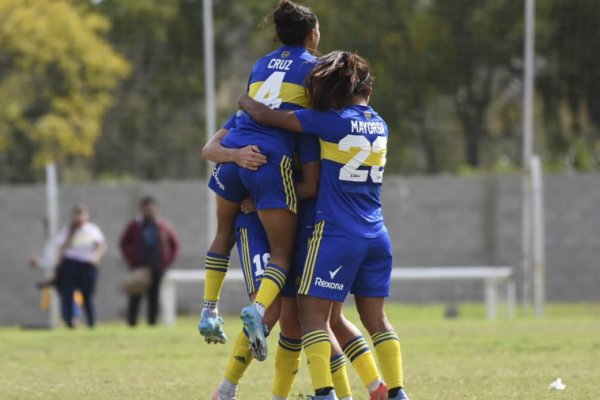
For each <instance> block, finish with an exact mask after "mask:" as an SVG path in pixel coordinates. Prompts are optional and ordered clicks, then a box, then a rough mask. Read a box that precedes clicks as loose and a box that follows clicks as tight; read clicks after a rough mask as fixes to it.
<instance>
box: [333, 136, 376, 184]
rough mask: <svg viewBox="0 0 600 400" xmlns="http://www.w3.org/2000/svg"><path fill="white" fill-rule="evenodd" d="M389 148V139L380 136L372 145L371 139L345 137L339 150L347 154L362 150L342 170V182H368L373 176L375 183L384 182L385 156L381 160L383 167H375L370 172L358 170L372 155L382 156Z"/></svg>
mask: <svg viewBox="0 0 600 400" xmlns="http://www.w3.org/2000/svg"><path fill="white" fill-rule="evenodd" d="M386 146H387V137H385V136H378V137H377V139H375V141H374V142H373V144H371V142H369V139H367V138H366V137H364V136H359V135H347V136H344V138H343V139H342V140H340V143H339V144H338V149H340V150H341V151H345V152H350V150H351V149H355V148H358V149H360V150H359V152H358V153H356V155H355V156H354V157H352V158H351V159H350V161H348V162H347V163H346V164H345V165H344V166H343V167H342V168H341V169H340V180H341V181H350V182H366V181H367V179H368V178H369V175H370V176H371V180H372V181H373V182H374V183H381V182H382V181H383V165H385V154H384V155H383V159H382V160H381V163H380V164H381V165H382V166H381V167H380V166H379V165H373V166H372V167H371V169H370V170H365V169H358V167H360V166H362V165H363V164H364V163H365V161H367V159H368V158H369V157H370V156H371V154H372V153H376V154H382V153H385V151H386Z"/></svg>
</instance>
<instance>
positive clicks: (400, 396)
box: [389, 389, 409, 400]
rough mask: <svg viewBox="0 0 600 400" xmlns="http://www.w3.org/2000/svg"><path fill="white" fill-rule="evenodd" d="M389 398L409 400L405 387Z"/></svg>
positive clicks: (390, 399)
mask: <svg viewBox="0 0 600 400" xmlns="http://www.w3.org/2000/svg"><path fill="white" fill-rule="evenodd" d="M389 400H409V398H408V395H407V394H406V392H405V391H404V389H400V390H399V391H398V394H397V395H396V396H394V397H390V398H389Z"/></svg>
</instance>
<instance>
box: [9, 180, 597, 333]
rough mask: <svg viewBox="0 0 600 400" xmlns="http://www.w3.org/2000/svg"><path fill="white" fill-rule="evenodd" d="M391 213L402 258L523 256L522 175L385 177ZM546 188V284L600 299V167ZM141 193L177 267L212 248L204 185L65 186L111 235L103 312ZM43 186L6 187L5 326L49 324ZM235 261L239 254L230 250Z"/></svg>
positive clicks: (115, 290) (422, 261)
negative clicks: (171, 241)
mask: <svg viewBox="0 0 600 400" xmlns="http://www.w3.org/2000/svg"><path fill="white" fill-rule="evenodd" d="M385 181H386V183H385V186H384V212H385V217H386V221H387V226H388V229H389V231H390V234H391V237H392V241H393V243H394V254H395V264H396V265H397V266H403V265H404V266H436V265H465V266H467V265H482V264H485V265H512V266H518V265H519V259H520V180H519V178H518V177H517V176H501V177H493V176H492V177H448V176H441V177H431V178H430V177H417V178H401V177H396V176H386V180H385ZM545 192H546V214H545V218H546V228H547V231H546V239H547V241H546V254H547V276H548V280H547V293H548V299H549V300H550V301H583V300H586V301H587V300H600V289H598V287H597V286H598V282H600V262H599V261H598V257H597V255H596V250H597V248H598V247H599V245H600V175H589V176H548V177H546V180H545ZM144 194H152V195H153V196H155V197H156V198H157V199H158V201H159V205H160V209H161V212H162V214H163V215H164V216H165V217H167V218H168V219H169V220H171V221H172V222H173V224H174V225H175V227H176V229H177V231H178V233H179V236H180V239H181V243H182V252H181V255H180V257H179V259H178V260H177V263H176V265H175V267H176V268H198V267H200V265H201V264H202V259H203V254H204V252H205V251H206V243H207V237H206V232H207V227H206V222H205V221H206V214H205V203H206V196H207V193H206V190H205V184H204V183H203V182H200V181H198V182H161V183H152V184H150V183H136V184H130V185H119V186H111V185H102V184H94V185H81V186H65V187H61V189H60V201H61V215H62V216H63V218H66V217H67V216H68V214H69V208H70V206H71V205H72V204H73V203H75V202H78V201H84V202H86V203H87V204H89V206H90V208H91V210H92V219H93V220H94V221H95V222H96V223H98V224H99V225H100V227H101V228H102V229H103V231H104V232H105V234H106V236H107V238H108V244H109V250H108V253H107V256H106V257H105V259H104V261H103V263H102V265H101V266H100V268H101V272H100V281H99V284H98V291H97V300H96V301H97V308H98V313H99V318H100V319H115V318H119V317H121V316H122V315H123V312H124V307H125V298H124V296H123V295H122V294H121V292H120V289H119V285H120V282H121V280H122V278H123V276H124V273H125V265H124V264H123V262H122V261H121V258H120V255H119V253H118V249H117V240H118V237H119V234H120V232H121V229H122V228H123V225H124V224H125V223H126V221H127V220H128V219H129V218H130V217H131V216H132V215H133V214H134V213H135V211H136V205H137V201H138V199H139V197H140V196H142V195H144ZM44 196H45V190H44V186H42V185H37V186H20V187H14V186H13V187H6V186H5V187H0V221H1V223H2V229H1V230H0V255H1V259H0V304H2V306H1V307H0V324H18V323H36V322H40V321H44V313H43V312H42V311H40V310H38V307H37V303H38V300H39V293H38V292H37V290H36V289H35V288H34V283H35V282H36V281H37V280H40V279H41V275H40V273H39V271H35V270H30V269H28V268H27V267H26V266H25V260H26V259H27V257H28V256H29V255H30V254H32V253H36V252H39V251H41V247H42V245H43V232H42V226H41V220H42V218H43V216H44V213H45V198H44ZM233 259H234V262H233V264H234V268H238V267H239V265H238V262H237V256H234V257H233ZM240 293H244V289H243V286H242V285H239V284H236V283H226V286H225V293H224V295H223V301H222V303H223V304H222V309H225V310H230V311H233V310H236V309H238V308H239V307H240V306H241V305H242V304H245V303H246V298H245V296H244V295H241V294H240ZM393 296H394V298H396V299H397V300H400V301H410V302H439V301H462V300H480V299H481V298H482V288H481V285H480V284H475V283H473V284H460V283H457V284H454V283H439V284H438V283H402V284H399V285H396V286H395V287H394V290H393ZM179 299H180V311H181V312H193V313H196V312H198V311H199V309H200V304H201V299H202V293H201V287H197V285H187V286H185V287H183V288H182V290H181V291H180V293H179Z"/></svg>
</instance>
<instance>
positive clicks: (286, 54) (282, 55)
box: [281, 50, 292, 58]
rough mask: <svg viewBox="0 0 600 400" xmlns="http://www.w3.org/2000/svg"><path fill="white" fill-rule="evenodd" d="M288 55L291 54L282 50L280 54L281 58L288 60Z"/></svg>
mask: <svg viewBox="0 0 600 400" xmlns="http://www.w3.org/2000/svg"><path fill="white" fill-rule="evenodd" d="M290 54H292V53H290V52H289V51H287V50H284V51H282V52H281V58H288V57H289V56H290Z"/></svg>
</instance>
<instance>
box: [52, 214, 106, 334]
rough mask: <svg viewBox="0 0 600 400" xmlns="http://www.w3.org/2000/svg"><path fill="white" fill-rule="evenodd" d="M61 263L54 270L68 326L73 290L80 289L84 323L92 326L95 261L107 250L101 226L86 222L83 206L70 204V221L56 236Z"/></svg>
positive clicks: (70, 323)
mask: <svg viewBox="0 0 600 400" xmlns="http://www.w3.org/2000/svg"><path fill="white" fill-rule="evenodd" d="M56 245H57V246H59V248H60V251H59V254H60V263H59V266H58V269H57V288H58V291H59V292H60V299H61V311H62V317H63V320H64V321H65V323H66V324H67V326H68V327H70V328H72V327H74V325H73V307H72V301H73V292H74V291H75V289H79V290H80V291H81V294H82V295H83V306H84V309H85V315H86V320H87V324H88V326H89V327H90V328H92V327H93V326H94V325H95V322H96V313H95V307H94V301H93V295H94V290H95V288H96V280H97V276H98V268H97V267H98V264H99V263H100V260H101V259H102V256H103V255H104V253H105V252H106V240H105V239H104V234H103V233H102V231H101V230H100V228H99V227H98V226H97V225H96V224H94V223H92V222H90V221H89V212H88V209H87V207H86V206H85V205H83V204H77V205H76V206H75V207H73V211H72V214H71V223H70V225H69V226H68V227H64V228H63V229H62V230H61V231H60V232H59V233H58V235H57V237H56Z"/></svg>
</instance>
